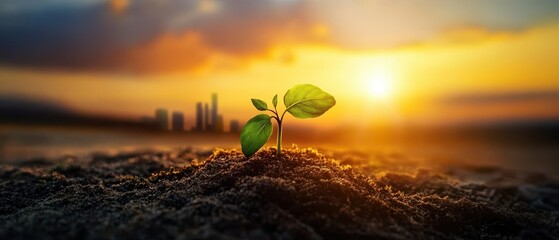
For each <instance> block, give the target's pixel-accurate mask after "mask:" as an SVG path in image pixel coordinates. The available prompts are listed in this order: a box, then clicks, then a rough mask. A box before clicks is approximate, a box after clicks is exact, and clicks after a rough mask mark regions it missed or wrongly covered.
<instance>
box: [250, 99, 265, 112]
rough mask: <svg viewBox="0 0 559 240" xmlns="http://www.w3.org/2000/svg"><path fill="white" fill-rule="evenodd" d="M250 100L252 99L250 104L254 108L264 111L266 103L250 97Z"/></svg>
mask: <svg viewBox="0 0 559 240" xmlns="http://www.w3.org/2000/svg"><path fill="white" fill-rule="evenodd" d="M250 100H251V101H252V105H254V107H256V109H258V110H260V111H266V109H268V104H266V102H264V101H262V100H260V99H255V98H251V99H250Z"/></svg>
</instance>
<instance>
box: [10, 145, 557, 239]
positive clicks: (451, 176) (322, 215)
mask: <svg viewBox="0 0 559 240" xmlns="http://www.w3.org/2000/svg"><path fill="white" fill-rule="evenodd" d="M274 152H275V149H273V148H270V149H266V150H263V151H260V152H259V153H257V154H256V155H255V156H254V157H252V158H251V159H246V158H245V157H243V156H242V154H241V153H239V152H238V151H235V150H216V151H214V152H213V153H212V152H200V151H193V150H190V149H185V150H182V151H177V152H138V153H131V154H121V155H116V156H106V155H100V154H97V155H92V156H90V157H89V158H86V159H75V158H72V157H66V158H64V159H58V160H55V161H53V160H44V159H36V160H32V161H25V162H20V163H18V164H15V165H14V164H2V165H0V239H47V238H52V239H62V238H79V239H106V238H112V239H122V238H130V239H168V238H179V239H180V238H183V239H557V238H559V227H558V223H557V217H558V215H559V214H558V212H559V211H558V209H559V185H557V184H556V182H554V181H552V180H550V179H549V178H547V177H545V176H541V175H537V174H536V175H529V176H525V177H522V179H521V180H518V181H514V183H513V184H491V182H492V181H493V182H495V181H499V179H501V180H502V178H504V177H507V173H502V172H500V171H499V170H496V169H487V168H476V169H466V170H464V171H473V172H477V173H481V174H484V173H489V174H495V173H496V172H497V173H498V174H497V177H496V178H494V179H493V180H491V181H487V184H473V183H465V182H464V181H460V180H457V179H461V176H462V175H461V174H462V172H463V171H455V170H453V171H450V170H448V169H447V170H448V171H447V170H440V169H439V170H437V171H432V170H431V171H427V170H420V168H419V167H417V166H416V165H414V162H413V161H411V160H406V159H405V158H404V157H402V156H377V157H375V158H374V159H375V160H374V161H373V160H371V158H369V157H367V156H363V155H360V154H358V153H328V154H327V155H322V154H319V153H318V152H317V151H316V150H313V149H297V148H294V149H290V150H287V151H285V154H284V156H283V157H282V159H277V158H276V157H274V155H273V153H274ZM334 159H337V160H334ZM365 159H366V160H365ZM509 177H510V176H509ZM495 179H497V180H495ZM502 182H503V181H501V183H502ZM509 182H510V181H509Z"/></svg>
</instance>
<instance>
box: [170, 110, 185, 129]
mask: <svg viewBox="0 0 559 240" xmlns="http://www.w3.org/2000/svg"><path fill="white" fill-rule="evenodd" d="M172 119H173V131H177V132H182V131H184V114H183V113H182V112H173V118H172Z"/></svg>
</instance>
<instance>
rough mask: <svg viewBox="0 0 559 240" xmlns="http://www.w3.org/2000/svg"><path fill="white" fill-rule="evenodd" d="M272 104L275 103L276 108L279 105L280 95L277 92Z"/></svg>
mask: <svg viewBox="0 0 559 240" xmlns="http://www.w3.org/2000/svg"><path fill="white" fill-rule="evenodd" d="M272 104H274V108H276V107H277V106H278V95H277V94H276V95H275V96H274V98H273V99H272Z"/></svg>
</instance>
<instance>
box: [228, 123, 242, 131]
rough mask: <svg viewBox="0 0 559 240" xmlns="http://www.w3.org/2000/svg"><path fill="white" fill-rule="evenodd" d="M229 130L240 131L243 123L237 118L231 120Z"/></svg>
mask: <svg viewBox="0 0 559 240" xmlns="http://www.w3.org/2000/svg"><path fill="white" fill-rule="evenodd" d="M229 132H230V133H239V132H241V124H240V123H239V121H237V120H231V122H230V125H229Z"/></svg>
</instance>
